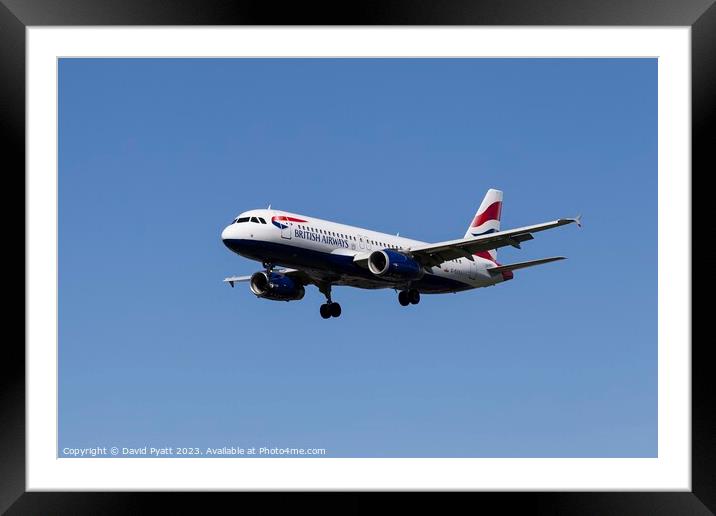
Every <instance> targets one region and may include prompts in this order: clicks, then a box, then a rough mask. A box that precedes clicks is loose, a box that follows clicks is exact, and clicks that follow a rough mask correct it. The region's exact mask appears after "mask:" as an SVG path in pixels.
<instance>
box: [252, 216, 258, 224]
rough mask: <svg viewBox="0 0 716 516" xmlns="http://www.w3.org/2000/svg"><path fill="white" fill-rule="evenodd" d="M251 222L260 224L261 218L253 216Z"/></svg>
mask: <svg viewBox="0 0 716 516" xmlns="http://www.w3.org/2000/svg"><path fill="white" fill-rule="evenodd" d="M251 222H255V223H256V224H258V223H259V219H257V218H256V217H251Z"/></svg>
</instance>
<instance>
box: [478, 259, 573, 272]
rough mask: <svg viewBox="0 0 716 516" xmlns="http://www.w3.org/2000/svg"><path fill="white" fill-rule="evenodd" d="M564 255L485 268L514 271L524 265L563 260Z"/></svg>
mask: <svg viewBox="0 0 716 516" xmlns="http://www.w3.org/2000/svg"><path fill="white" fill-rule="evenodd" d="M565 259H566V257H564V256H553V257H552V258H541V259H539V260H530V261H528V262H518V263H511V264H509V265H500V266H498V267H491V268H489V269H487V270H488V271H490V272H502V271H514V270H517V269H524V268H526V267H534V266H535V265H542V264H543V263H549V262H556V261H558V260H565Z"/></svg>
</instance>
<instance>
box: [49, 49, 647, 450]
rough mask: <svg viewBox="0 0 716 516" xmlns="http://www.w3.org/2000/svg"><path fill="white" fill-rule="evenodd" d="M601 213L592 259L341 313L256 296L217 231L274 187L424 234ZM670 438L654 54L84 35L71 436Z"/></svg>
mask: <svg viewBox="0 0 716 516" xmlns="http://www.w3.org/2000/svg"><path fill="white" fill-rule="evenodd" d="M491 187H492V188H498V189H501V190H503V191H504V208H503V212H502V227H503V228H509V227H516V226H521V225H526V224H532V223H538V222H543V221H547V220H552V219H555V218H558V217H562V216H574V215H576V214H578V213H581V214H583V216H584V227H583V228H582V229H581V230H579V229H577V228H576V227H575V226H568V227H565V228H559V229H556V230H552V231H548V232H545V233H540V234H538V235H536V237H535V240H533V241H531V242H527V243H526V244H524V245H523V249H522V250H516V249H512V248H509V249H501V250H500V251H499V258H498V259H499V261H501V262H504V263H510V262H513V261H522V260H526V259H534V258H541V257H545V256H554V255H565V256H567V257H568V260H566V261H562V262H559V263H556V264H548V265H544V266H541V267H537V268H534V269H528V270H523V271H517V272H516V273H515V279H514V281H511V282H508V283H505V284H502V285H498V286H496V287H493V288H487V289H478V290H474V291H471V292H466V293H461V294H455V295H453V294H447V295H437V296H423V299H422V301H421V303H420V304H419V305H417V306H410V307H408V308H403V307H401V306H400V305H399V304H398V302H397V296H396V295H395V292H394V291H392V290H384V291H364V290H357V289H349V288H342V287H337V288H335V289H334V300H336V301H339V302H340V303H341V305H342V307H343V315H342V316H341V317H340V318H339V319H330V320H327V321H326V320H323V319H321V317H320V316H319V314H318V307H319V305H320V304H321V303H323V302H324V300H323V296H322V295H321V294H320V293H318V291H317V289H315V288H313V287H309V288H308V291H307V294H306V297H305V298H304V299H303V300H302V301H300V302H293V303H283V302H271V301H267V300H262V299H256V298H255V297H254V296H253V295H252V294H250V292H249V290H248V288H247V287H246V285H240V286H237V288H235V289H231V288H228V287H227V286H226V285H225V284H223V283H222V281H221V280H222V279H223V278H224V277H225V276H228V275H234V274H249V273H251V272H254V271H256V270H258V269H260V268H261V267H260V265H259V264H257V263H255V262H251V261H248V260H246V259H243V258H240V257H238V256H236V255H233V254H232V253H231V252H229V251H228V250H227V249H226V248H225V247H224V246H223V245H222V243H221V240H220V238H219V234H220V232H221V230H222V229H223V227H224V226H226V225H227V224H228V223H230V222H231V220H232V218H233V217H235V216H236V215H237V214H238V213H239V212H241V211H244V210H247V209H251V208H263V207H266V206H267V205H268V204H269V203H271V204H272V205H273V207H275V208H279V209H284V210H288V211H293V212H298V213H302V214H307V215H310V216H314V217H320V218H324V219H330V220H337V221H340V222H344V223H347V224H352V225H357V226H363V227H368V228H372V229H376V230H381V231H386V232H400V234H401V235H404V236H407V237H411V238H416V239H420V240H426V241H439V240H446V239H452V238H458V237H461V236H462V235H463V234H464V232H465V229H466V227H467V225H468V223H469V222H470V220H471V217H472V215H473V214H474V212H475V210H476V208H477V206H478V205H479V203H480V201H481V200H482V197H483V195H484V192H485V191H486V190H487V189H488V188H491ZM145 445H146V446H155V447H162V446H174V447H177V446H186V447H202V448H203V447H221V446H232V445H233V446H242V447H251V446H256V447H260V446H272V447H273V446H279V447H286V446H288V447H317V448H325V449H326V450H327V455H328V456H331V457H653V456H656V454H657V61H656V60H655V59H639V60H634V59H582V60H580V59H533V60H530V59H436V60H425V59H410V60H394V59H380V60H371V59H366V60H364V59H348V60H336V59H325V60H309V59H295V60H283V59H246V60H243V59H236V60H231V59H225V60H204V59H194V60H184V59H174V60H155V59H107V60H101V59H99V60H96V59H71V60H69V59H62V60H61V61H60V64H59V446H60V449H62V448H63V447H86V446H107V447H109V446H118V447H123V446H131V447H139V446H145Z"/></svg>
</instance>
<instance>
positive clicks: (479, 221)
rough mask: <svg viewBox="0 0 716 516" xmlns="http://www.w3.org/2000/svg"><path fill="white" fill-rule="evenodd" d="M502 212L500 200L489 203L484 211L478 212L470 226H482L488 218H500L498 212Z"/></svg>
mask: <svg viewBox="0 0 716 516" xmlns="http://www.w3.org/2000/svg"><path fill="white" fill-rule="evenodd" d="M501 212H502V202H501V201H496V202H493V203H492V204H490V205H489V206H488V207H487V209H486V210H485V211H483V212H482V213H479V214H478V215H477V216H476V217H475V220H473V221H472V225H471V226H470V227H473V228H476V227H478V226H482V225H483V224H484V223H485V222H487V221H488V220H500V213H501Z"/></svg>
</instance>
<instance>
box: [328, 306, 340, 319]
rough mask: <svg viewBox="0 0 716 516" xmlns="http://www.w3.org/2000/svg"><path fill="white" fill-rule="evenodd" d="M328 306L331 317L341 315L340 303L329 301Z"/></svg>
mask: <svg viewBox="0 0 716 516" xmlns="http://www.w3.org/2000/svg"><path fill="white" fill-rule="evenodd" d="M328 307H329V308H330V310H329V311H330V312H331V316H332V317H340V316H341V305H340V304H338V303H331V304H330V305H328Z"/></svg>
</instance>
